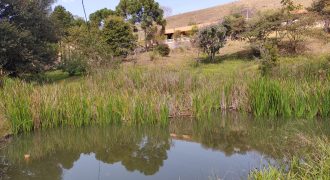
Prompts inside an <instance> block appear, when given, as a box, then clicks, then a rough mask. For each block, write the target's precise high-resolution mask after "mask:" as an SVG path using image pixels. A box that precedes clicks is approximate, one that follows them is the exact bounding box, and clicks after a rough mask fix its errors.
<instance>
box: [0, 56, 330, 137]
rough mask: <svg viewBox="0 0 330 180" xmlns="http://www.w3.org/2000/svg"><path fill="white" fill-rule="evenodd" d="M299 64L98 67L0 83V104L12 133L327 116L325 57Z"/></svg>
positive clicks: (329, 85) (329, 92)
mask: <svg viewBox="0 0 330 180" xmlns="http://www.w3.org/2000/svg"><path fill="white" fill-rule="evenodd" d="M307 59H308V62H309V63H302V64H299V63H300V62H304V61H307V60H306V57H296V58H285V59H284V58H283V59H282V60H281V64H280V66H278V67H277V68H276V69H275V70H274V75H273V77H272V78H262V77H260V76H259V75H258V71H257V65H256V64H257V63H256V62H250V61H241V60H228V61H224V62H222V63H219V64H200V65H198V66H197V67H195V66H194V67H193V66H191V65H182V66H179V67H166V66H161V67H144V66H142V67H130V66H123V67H121V68H119V69H116V70H109V69H98V70H96V71H95V72H94V73H92V74H91V75H89V76H87V77H83V78H75V79H69V80H61V81H60V82H54V83H47V84H35V83H29V82H25V81H22V80H13V79H6V80H5V82H4V88H3V89H2V90H1V91H0V100H1V102H0V105H1V108H2V109H3V112H2V116H3V117H5V119H7V120H8V121H10V124H11V129H12V132H13V133H14V134H17V133H20V132H29V131H32V130H34V129H38V128H42V129H46V128H52V127H59V126H75V127H81V126H86V125H92V124H111V123H128V124H163V125H166V124H168V121H169V118H170V117H178V116H194V117H197V119H205V118H208V117H209V116H210V114H211V112H212V111H215V110H238V111H244V112H251V113H253V114H254V115H255V116H258V117H263V116H274V117H277V116H284V117H308V118H315V117H329V116H330V83H329V72H330V71H329V62H328V59H327V58H326V57H317V58H312V59H310V57H308V58H307ZM310 63H312V65H313V66H311V64H310ZM301 71H303V72H308V73H302V72H301Z"/></svg>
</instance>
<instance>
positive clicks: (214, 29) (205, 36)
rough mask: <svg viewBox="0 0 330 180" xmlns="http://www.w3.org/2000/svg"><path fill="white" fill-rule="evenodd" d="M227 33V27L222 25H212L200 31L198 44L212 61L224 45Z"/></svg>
mask: <svg viewBox="0 0 330 180" xmlns="http://www.w3.org/2000/svg"><path fill="white" fill-rule="evenodd" d="M226 33H227V29H226V28H225V27H224V26H222V25H212V26H209V27H206V28H203V29H202V30H200V31H199V33H198V37H197V44H198V46H199V48H200V49H202V50H203V51H204V52H205V53H207V55H208V56H209V58H210V59H211V61H214V59H215V55H216V53H218V52H219V50H220V48H222V47H224V45H225V43H226Z"/></svg>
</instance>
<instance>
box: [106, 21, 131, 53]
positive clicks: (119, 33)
mask: <svg viewBox="0 0 330 180" xmlns="http://www.w3.org/2000/svg"><path fill="white" fill-rule="evenodd" d="M102 36H103V38H104V40H105V42H106V43H107V44H108V45H109V48H110V49H111V50H112V52H113V55H114V56H124V57H126V56H127V55H128V54H129V52H131V51H133V50H134V47H135V41H136V37H135V36H134V35H133V30H132V27H131V25H130V24H129V23H127V22H125V21H124V19H123V18H121V17H118V16H110V17H108V18H107V19H106V20H105V22H104V27H103V30H102Z"/></svg>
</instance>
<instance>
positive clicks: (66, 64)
mask: <svg viewBox="0 0 330 180" xmlns="http://www.w3.org/2000/svg"><path fill="white" fill-rule="evenodd" d="M88 68H89V66H88V63H87V60H86V58H85V57H84V56H83V55H82V54H80V53H77V52H74V53H72V54H70V55H67V56H64V58H63V62H62V64H61V65H60V69H62V70H63V71H64V72H67V73H69V75H70V76H74V75H78V74H86V73H87V72H88Z"/></svg>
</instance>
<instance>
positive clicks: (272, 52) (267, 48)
mask: <svg viewBox="0 0 330 180" xmlns="http://www.w3.org/2000/svg"><path fill="white" fill-rule="evenodd" d="M260 50H261V52H260V53H261V58H262V63H261V66H260V70H261V74H262V75H263V76H266V75H269V74H270V72H271V70H272V69H273V67H275V66H276V63H277V61H278V56H279V53H278V48H277V45H275V44H274V43H271V42H267V43H265V44H264V45H263V46H262V47H261V48H260Z"/></svg>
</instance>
